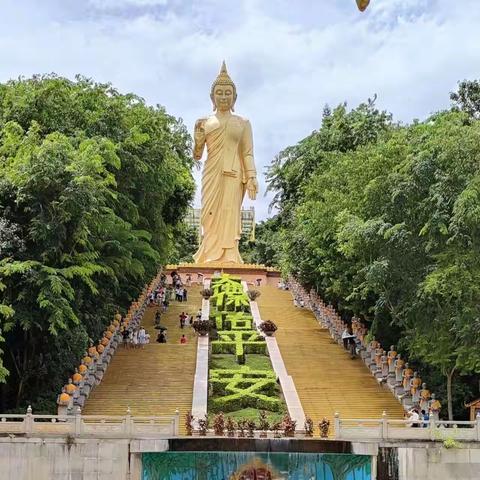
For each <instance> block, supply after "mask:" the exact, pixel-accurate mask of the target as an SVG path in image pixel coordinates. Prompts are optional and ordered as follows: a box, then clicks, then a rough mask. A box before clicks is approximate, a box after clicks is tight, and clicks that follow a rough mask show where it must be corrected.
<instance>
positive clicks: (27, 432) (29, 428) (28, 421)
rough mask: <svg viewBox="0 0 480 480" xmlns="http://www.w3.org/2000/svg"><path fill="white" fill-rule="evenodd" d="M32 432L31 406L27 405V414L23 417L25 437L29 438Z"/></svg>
mask: <svg viewBox="0 0 480 480" xmlns="http://www.w3.org/2000/svg"><path fill="white" fill-rule="evenodd" d="M32 432H33V415H32V406H31V405H29V406H28V408H27V414H26V415H25V435H26V436H27V437H30V436H31V435H32Z"/></svg>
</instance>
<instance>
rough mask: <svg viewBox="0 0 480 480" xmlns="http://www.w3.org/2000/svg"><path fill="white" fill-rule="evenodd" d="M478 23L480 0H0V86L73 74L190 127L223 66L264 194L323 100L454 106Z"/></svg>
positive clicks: (471, 63) (473, 69) (413, 109)
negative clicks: (362, 0)
mask: <svg viewBox="0 0 480 480" xmlns="http://www.w3.org/2000/svg"><path fill="white" fill-rule="evenodd" d="M479 25H480V1H479V0H372V1H371V4H370V7H369V9H368V10H367V11H366V12H365V13H363V14H362V13H360V12H358V10H357V8H356V5H355V0H235V1H234V0H202V1H199V0H81V1H78V0H76V1H73V0H0V81H6V80H8V79H10V78H16V77H18V76H20V75H24V76H30V75H32V74H34V73H48V72H56V73H57V74H60V75H64V76H67V77H70V78H73V77H74V75H75V74H77V73H81V74H83V75H86V76H88V77H91V78H93V79H95V80H98V81H101V82H106V81H109V82H111V83H113V85H114V86H116V87H117V88H118V89H119V90H120V91H121V92H125V93H126V92H134V93H136V94H138V95H140V96H142V97H144V98H145V100H146V101H147V102H148V103H151V104H157V103H158V104H162V105H164V106H165V107H166V108H167V111H168V112H169V113H171V114H173V115H175V116H178V117H181V118H183V120H184V122H185V124H186V125H187V126H188V128H189V129H190V130H191V129H192V126H193V123H194V121H195V119H196V118H197V117H199V116H203V115H205V114H206V113H208V112H209V111H210V109H211V105H210V101H209V91H210V85H211V82H212V81H213V80H214V78H215V77H216V75H217V73H218V70H219V67H220V64H221V61H222V59H225V60H226V62H227V67H228V69H229V72H230V74H231V76H232V78H233V79H234V81H235V82H236V84H237V89H238V94H239V97H238V101H237V108H236V110H237V112H238V113H239V114H241V115H244V116H246V117H248V118H249V119H250V120H251V122H252V125H253V129H254V140H255V144H256V162H257V169H258V170H259V172H261V173H260V184H261V188H262V190H263V192H264V191H265V182H264V178H263V171H264V169H265V167H266V166H267V165H268V164H269V163H270V161H271V160H272V158H273V157H274V156H275V154H277V153H278V152H279V151H280V150H282V149H283V148H284V147H286V146H288V145H291V144H294V143H296V142H297V141H298V140H300V139H301V138H303V137H305V136H306V135H308V134H310V133H311V132H312V131H313V130H315V129H317V128H318V127H319V125H320V120H321V112H322V108H323V106H324V105H325V104H326V103H328V104H329V105H331V106H333V105H336V104H338V103H339V102H343V101H347V102H348V104H349V105H350V106H356V105H357V104H358V103H360V102H361V101H364V100H365V99H367V98H368V97H372V96H373V95H374V94H375V93H376V94H377V95H378V100H377V104H378V105H379V106H380V107H382V108H385V109H387V110H389V111H391V112H392V113H393V114H394V118H395V119H397V120H401V121H403V122H409V121H411V120H412V119H413V118H420V119H422V118H425V117H426V116H427V115H428V114H429V113H431V112H433V111H436V110H439V109H441V108H444V107H446V106H448V104H449V98H448V93H449V91H451V90H453V89H455V86H456V83H457V81H458V80H461V79H464V78H470V79H471V78H480V27H479ZM197 176H198V174H197ZM263 192H262V195H261V197H260V199H259V200H258V201H257V202H256V209H257V218H265V217H266V216H267V215H268V213H267V210H268V203H269V198H268V197H264V196H263ZM197 202H198V198H197ZM248 204H249V202H247V205H248Z"/></svg>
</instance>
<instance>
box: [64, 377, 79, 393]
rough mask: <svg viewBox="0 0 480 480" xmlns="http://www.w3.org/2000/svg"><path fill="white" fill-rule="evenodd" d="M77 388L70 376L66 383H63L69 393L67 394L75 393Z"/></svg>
mask: <svg viewBox="0 0 480 480" xmlns="http://www.w3.org/2000/svg"><path fill="white" fill-rule="evenodd" d="M76 389H77V387H76V386H75V385H74V384H73V381H72V379H71V378H69V379H68V383H67V384H66V385H65V391H66V392H67V393H68V394H69V395H73V394H74V393H75V390H76Z"/></svg>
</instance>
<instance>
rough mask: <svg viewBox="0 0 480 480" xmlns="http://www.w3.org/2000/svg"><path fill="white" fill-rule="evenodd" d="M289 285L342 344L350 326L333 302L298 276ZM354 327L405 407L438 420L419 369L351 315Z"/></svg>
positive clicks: (366, 354) (363, 351) (380, 377)
mask: <svg viewBox="0 0 480 480" xmlns="http://www.w3.org/2000/svg"><path fill="white" fill-rule="evenodd" d="M288 285H289V287H290V289H291V291H292V294H293V296H294V300H295V302H296V304H297V305H299V306H303V307H305V308H309V309H310V310H312V312H313V313H314V315H315V317H316V318H317V320H318V321H319V322H320V323H321V324H322V325H323V326H324V327H325V328H327V329H328V331H329V332H330V336H331V337H332V339H333V340H335V341H336V342H337V343H338V344H340V345H341V344H342V333H343V331H344V330H345V328H346V327H347V323H345V322H344V321H343V320H342V319H341V317H340V316H339V315H338V313H337V312H336V311H335V309H334V308H333V306H332V305H325V303H324V302H323V300H322V299H321V298H320V297H319V296H318V295H317V294H316V293H315V292H314V291H313V290H312V291H310V293H307V291H306V290H305V289H304V288H303V287H302V285H301V284H300V283H298V282H297V281H296V280H295V279H293V278H290V279H289V281H288ZM352 329H353V333H354V334H355V336H356V343H357V350H358V352H359V354H360V356H361V358H362V360H363V361H364V363H365V365H366V366H367V368H368V369H369V370H370V372H371V374H372V375H373V376H374V377H375V378H376V379H377V381H378V382H379V383H380V384H383V385H385V386H387V387H388V388H389V389H390V391H391V392H392V394H393V395H394V396H395V397H396V398H397V400H398V401H399V402H400V403H401V404H402V406H403V408H404V409H405V410H409V409H410V408H412V407H419V408H420V409H422V410H425V411H426V412H428V411H430V414H431V415H432V417H433V419H434V420H436V421H438V420H439V412H440V408H441V404H440V402H439V401H438V400H437V399H436V398H435V394H433V393H431V392H430V391H429V390H428V389H427V385H426V384H425V383H424V382H422V379H421V378H420V376H419V375H418V373H417V372H414V371H413V370H412V369H411V368H410V367H409V364H408V363H407V362H406V361H405V360H404V359H403V358H402V357H401V355H400V354H399V353H397V352H396V351H395V347H394V346H393V345H391V346H390V348H389V350H388V351H386V350H384V349H383V348H382V346H381V345H380V343H379V342H378V341H377V340H375V339H370V341H367V338H368V337H367V334H368V330H367V327H366V326H365V325H364V324H363V323H362V322H361V321H360V319H359V318H357V317H353V318H352Z"/></svg>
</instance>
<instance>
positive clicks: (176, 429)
mask: <svg viewBox="0 0 480 480" xmlns="http://www.w3.org/2000/svg"><path fill="white" fill-rule="evenodd" d="M173 434H174V435H175V436H178V435H180V412H179V410H178V408H177V409H176V410H175V419H174V422H173Z"/></svg>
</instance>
